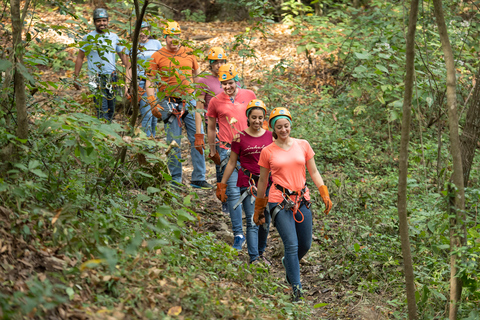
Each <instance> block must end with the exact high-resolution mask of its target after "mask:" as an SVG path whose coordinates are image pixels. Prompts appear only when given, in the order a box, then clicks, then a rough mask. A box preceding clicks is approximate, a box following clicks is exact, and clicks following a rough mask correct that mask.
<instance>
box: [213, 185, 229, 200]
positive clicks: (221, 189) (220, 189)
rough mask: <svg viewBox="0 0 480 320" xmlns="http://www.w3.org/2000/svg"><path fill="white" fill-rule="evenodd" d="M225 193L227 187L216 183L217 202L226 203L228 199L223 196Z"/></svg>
mask: <svg viewBox="0 0 480 320" xmlns="http://www.w3.org/2000/svg"><path fill="white" fill-rule="evenodd" d="M225 192H227V185H226V184H225V183H221V182H218V183H217V192H216V194H217V198H218V200H220V201H222V202H226V201H227V198H228V197H227V195H226V194H225Z"/></svg>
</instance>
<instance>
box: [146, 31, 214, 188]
mask: <svg viewBox="0 0 480 320" xmlns="http://www.w3.org/2000/svg"><path fill="white" fill-rule="evenodd" d="M163 33H164V36H165V42H166V46H165V47H162V48H161V49H160V50H158V51H156V52H155V53H153V54H152V57H151V61H150V65H149V69H150V72H149V79H147V81H146V83H145V87H146V91H147V101H148V102H149V104H150V106H151V107H152V114H153V116H155V117H157V118H159V119H162V120H163V123H164V126H165V133H166V135H167V143H169V144H170V143H171V142H172V141H173V140H175V141H176V142H177V144H178V145H179V146H180V145H181V136H182V121H183V123H184V124H185V129H186V131H187V136H188V140H189V141H190V146H191V148H190V154H191V156H192V164H193V172H192V181H191V184H190V185H191V186H192V187H194V188H201V189H211V188H213V186H212V185H210V184H209V183H207V182H206V180H205V172H206V166H205V158H204V157H203V152H202V153H200V152H199V151H198V150H197V149H195V146H194V145H195V105H196V101H195V99H194V98H193V92H194V90H195V88H194V86H193V84H194V83H195V80H196V76H197V74H198V69H199V66H198V62H197V59H196V58H195V56H194V55H193V54H192V50H191V49H187V48H185V47H183V46H182V45H181V43H180V41H179V39H178V36H179V35H180V33H181V30H180V26H179V25H178V23H177V22H167V23H166V26H165V27H164V30H163ZM157 75H159V77H160V79H159V80H160V81H158V80H157V81H158V82H159V85H158V92H157V95H158V98H157V95H156V94H155V85H153V84H152V82H155V80H154V77H155V76H157ZM157 99H158V100H159V101H160V103H158V102H157V101H158V100H157ZM174 150H175V152H171V153H170V154H169V155H168V163H167V165H168V169H169V170H170V175H171V176H172V178H173V181H174V182H176V183H177V184H181V183H182V164H181V162H180V161H179V160H181V159H182V155H181V152H180V148H179V147H178V148H177V147H176V148H174Z"/></svg>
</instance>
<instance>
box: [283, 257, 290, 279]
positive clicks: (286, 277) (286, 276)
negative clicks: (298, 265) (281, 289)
mask: <svg viewBox="0 0 480 320" xmlns="http://www.w3.org/2000/svg"><path fill="white" fill-rule="evenodd" d="M284 260H285V257H283V258H282V265H283V267H284V268H285V280H287V283H288V284H290V285H291V284H292V283H291V282H290V279H288V275H287V268H286V267H285V261H284Z"/></svg>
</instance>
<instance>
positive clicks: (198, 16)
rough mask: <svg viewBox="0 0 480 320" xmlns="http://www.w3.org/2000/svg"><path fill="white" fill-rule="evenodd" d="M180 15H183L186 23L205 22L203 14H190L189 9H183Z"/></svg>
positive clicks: (196, 12)
mask: <svg viewBox="0 0 480 320" xmlns="http://www.w3.org/2000/svg"><path fill="white" fill-rule="evenodd" d="M182 13H183V14H184V15H185V20H186V21H193V22H205V14H204V13H203V12H201V11H195V12H192V11H191V10H190V9H185V10H183V11H182Z"/></svg>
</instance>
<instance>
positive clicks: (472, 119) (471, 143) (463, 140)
mask: <svg viewBox="0 0 480 320" xmlns="http://www.w3.org/2000/svg"><path fill="white" fill-rule="evenodd" d="M479 81H480V69H479V70H478V71H477V75H476V76H475V88H474V90H473V94H472V98H471V99H470V102H469V106H468V110H467V118H466V121H465V126H464V128H463V132H462V135H461V136H460V144H461V145H460V147H461V150H462V164H463V185H464V186H465V187H467V185H468V179H469V177H470V169H471V168H472V163H473V158H474V157H475V150H476V149H477V142H478V139H479V138H480V82H479Z"/></svg>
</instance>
